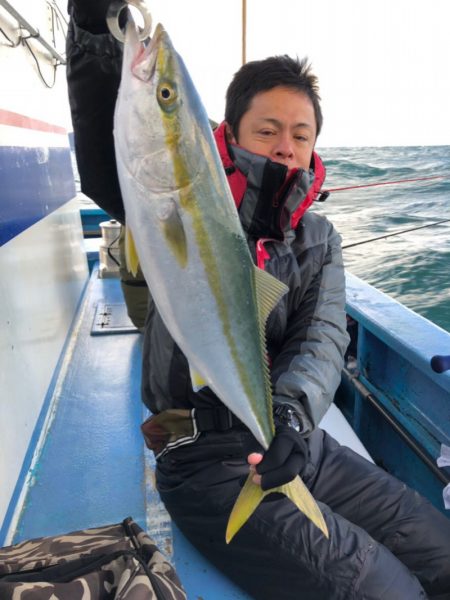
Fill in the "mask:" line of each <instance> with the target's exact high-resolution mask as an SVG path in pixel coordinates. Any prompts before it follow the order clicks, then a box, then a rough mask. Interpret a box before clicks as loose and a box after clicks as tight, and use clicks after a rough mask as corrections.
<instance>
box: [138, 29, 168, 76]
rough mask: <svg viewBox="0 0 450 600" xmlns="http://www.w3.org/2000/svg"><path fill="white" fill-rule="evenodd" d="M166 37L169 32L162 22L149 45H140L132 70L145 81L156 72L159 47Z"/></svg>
mask: <svg viewBox="0 0 450 600" xmlns="http://www.w3.org/2000/svg"><path fill="white" fill-rule="evenodd" d="M165 39H167V32H166V30H165V29H164V27H163V26H162V25H161V23H158V25H157V26H156V29H155V32H154V34H153V36H152V37H151V39H150V42H149V43H148V44H147V46H144V45H141V46H140V49H139V51H138V53H137V54H136V57H135V58H134V60H133V63H132V65H131V70H132V73H133V75H134V76H135V77H137V78H138V79H140V80H141V81H145V82H147V81H150V80H151V78H152V77H153V75H154V73H155V69H156V60H157V57H158V51H159V48H160V47H161V45H162V43H163V42H164V40H165Z"/></svg>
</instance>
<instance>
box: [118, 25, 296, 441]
mask: <svg viewBox="0 0 450 600" xmlns="http://www.w3.org/2000/svg"><path fill="white" fill-rule="evenodd" d="M171 94H172V97H170V95H171ZM114 135H115V146H116V157H117V165H118V172H119V178H120V185H121V189H122V194H123V199H124V204H125V212H126V220H127V226H128V227H130V229H131V231H132V234H133V238H134V241H135V244H136V249H137V253H138V256H139V260H140V264H141V267H142V270H143V272H144V275H145V278H146V280H147V283H148V285H149V288H150V291H151V294H152V297H153V299H154V301H155V304H156V307H157V309H158V311H159V312H160V314H161V316H162V318H163V321H164V323H165V324H166V327H167V328H168V330H169V332H170V334H171V335H172V337H173V338H174V340H175V342H176V343H177V344H178V345H179V346H180V348H181V350H182V351H183V353H184V354H185V356H186V357H187V359H188V361H189V364H190V367H191V369H192V370H193V371H195V372H197V373H199V374H200V375H201V377H202V378H203V379H204V381H205V382H206V383H207V385H208V386H209V387H210V388H211V389H212V390H213V391H214V392H215V393H216V394H217V396H218V397H219V398H220V399H221V401H222V402H223V403H224V404H225V405H226V406H227V407H228V408H229V409H230V410H231V411H232V412H233V413H234V414H235V415H236V416H237V417H238V418H239V419H240V420H241V421H243V422H244V423H245V424H246V425H247V426H248V427H249V429H250V430H251V431H252V433H253V434H254V435H255V437H256V438H257V440H258V441H259V442H260V443H261V444H262V445H263V447H265V448H267V447H268V445H269V443H270V441H271V439H272V437H273V421H272V406H271V395H270V384H268V378H269V377H268V369H267V365H266V357H265V349H264V339H263V338H264V336H263V334H261V318H260V311H259V308H258V299H257V282H256V281H255V279H256V277H257V275H255V273H256V274H257V270H256V268H255V266H254V264H253V261H252V257H251V255H250V252H249V249H248V246H247V243H246V240H245V237H244V233H243V231H242V227H241V224H240V221H239V217H238V214H237V210H236V207H235V204H234V200H233V197H232V195H231V191H230V189H229V186H228V182H227V180H226V177H225V174H224V170H223V166H222V164H221V161H220V157H219V155H218V151H217V148H216V144H215V141H214V138H213V135H212V131H211V128H210V125H209V122H208V118H207V115H206V113H205V111H204V109H203V106H202V103H201V101H200V99H199V97H198V95H197V92H196V90H195V87H194V85H193V84H192V82H191V79H190V76H189V74H188V72H187V70H186V68H185V66H184V64H183V61H182V60H181V58H180V57H179V56H178V54H177V53H176V51H175V50H174V48H173V46H172V44H171V41H170V39H169V36H168V35H167V33H166V32H165V31H164V29H162V28H161V27H160V26H158V28H157V30H156V32H155V35H154V37H153V40H152V42H151V44H150V46H149V47H148V48H146V49H143V47H142V46H141V45H140V44H139V42H138V40H137V39H136V36H135V35H134V33H133V31H132V30H131V29H130V28H129V31H128V32H127V39H126V42H125V50H124V62H123V71H122V80H121V87H120V92H119V96H118V101H117V107H116V113H115V128H114ZM267 277H270V276H268V275H267ZM274 281H276V280H274ZM278 284H279V291H278V297H277V298H276V300H277V299H278V298H279V297H280V296H281V295H282V293H284V291H285V289H284V286H283V284H281V283H280V282H278ZM276 300H275V301H276Z"/></svg>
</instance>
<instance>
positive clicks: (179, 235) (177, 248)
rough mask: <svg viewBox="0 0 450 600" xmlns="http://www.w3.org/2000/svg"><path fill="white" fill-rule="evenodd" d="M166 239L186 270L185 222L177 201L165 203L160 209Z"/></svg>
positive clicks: (179, 262) (170, 200)
mask: <svg viewBox="0 0 450 600" xmlns="http://www.w3.org/2000/svg"><path fill="white" fill-rule="evenodd" d="M158 218H159V220H160V223H161V226H162V230H163V234H164V237H165V238H166V241H167V243H168V245H169V248H170V250H171V251H172V253H173V255H174V256H175V258H176V260H177V262H178V264H179V265H180V266H181V267H182V268H184V267H185V266H186V265H187V257H188V252H187V239H186V232H185V230H184V225H183V221H182V219H181V216H180V213H179V211H178V206H177V203H176V202H175V200H172V199H169V200H166V201H165V202H163V203H162V204H161V205H160V207H159V209H158Z"/></svg>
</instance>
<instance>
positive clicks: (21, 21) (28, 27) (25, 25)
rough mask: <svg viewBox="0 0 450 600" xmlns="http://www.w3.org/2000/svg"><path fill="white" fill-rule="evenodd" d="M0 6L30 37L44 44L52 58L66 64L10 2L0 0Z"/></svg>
mask: <svg viewBox="0 0 450 600" xmlns="http://www.w3.org/2000/svg"><path fill="white" fill-rule="evenodd" d="M0 6H2V7H3V8H4V9H5V10H6V11H7V12H9V14H10V15H11V16H12V17H13V18H14V19H16V21H18V23H19V25H20V27H21V29H26V30H27V31H28V32H29V34H30V36H31V37H33V38H34V39H35V40H36V41H38V42H39V43H40V44H41V45H42V46H44V48H45V49H46V50H47V52H50V54H51V55H52V56H53V58H56V60H57V61H58V62H59V63H60V64H62V65H65V64H66V59H65V58H64V57H63V56H61V54H59V52H58V51H57V50H56V49H55V48H54V47H53V46H52V45H51V44H49V43H48V42H47V40H46V39H45V38H43V37H42V35H41V34H40V33H39V31H38V30H37V29H35V28H34V27H33V25H31V24H30V23H29V22H28V21H27V20H26V19H25V17H23V16H22V15H21V14H20V13H19V12H17V10H16V9H15V8H14V7H13V6H11V4H10V3H9V2H8V1H7V0H0Z"/></svg>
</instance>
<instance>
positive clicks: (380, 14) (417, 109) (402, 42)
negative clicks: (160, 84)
mask: <svg viewBox="0 0 450 600" xmlns="http://www.w3.org/2000/svg"><path fill="white" fill-rule="evenodd" d="M147 5H148V6H149V8H150V10H151V13H152V15H153V18H154V21H155V23H156V21H161V22H162V23H163V25H164V26H165V28H166V29H167V31H168V32H169V34H170V36H171V38H172V41H173V43H174V45H175V47H176V48H177V50H178V52H179V53H180V54H181V55H182V56H183V58H184V61H185V63H186V65H187V67H188V69H189V71H190V73H191V76H192V78H193V80H194V83H195V84H196V86H197V89H198V91H199V92H200V95H201V97H202V100H203V102H204V104H205V106H206V109H207V111H208V113H209V115H210V116H211V117H212V118H213V119H215V120H217V121H220V120H221V119H222V117H223V111H224V94H225V90H226V87H227V85H228V83H229V81H230V79H231V77H232V75H233V73H234V72H235V71H236V70H237V69H238V68H239V66H240V65H241V53H242V51H241V35H242V33H241V32H242V29H241V23H242V19H241V15H242V2H241V0H227V1H226V2H217V1H214V0H190V1H189V2H186V1H185V0H170V1H169V0H147ZM273 54H290V55H292V56H296V55H298V56H299V57H303V56H308V57H309V59H310V61H311V63H312V65H313V68H314V71H315V72H316V74H317V75H318V77H319V82H320V89H321V96H322V107H323V112H324V128H323V132H322V134H321V137H320V138H319V141H318V146H358V145H375V146H383V145H433V144H445V145H447V144H450V0H428V1H427V2H425V1H424V0H420V1H419V0H310V1H309V2H303V1H302V0H247V60H254V59H261V58H265V57H267V56H270V55H273Z"/></svg>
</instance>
